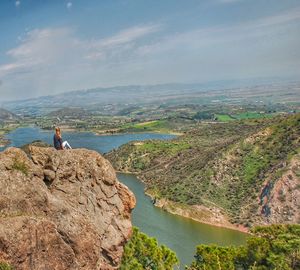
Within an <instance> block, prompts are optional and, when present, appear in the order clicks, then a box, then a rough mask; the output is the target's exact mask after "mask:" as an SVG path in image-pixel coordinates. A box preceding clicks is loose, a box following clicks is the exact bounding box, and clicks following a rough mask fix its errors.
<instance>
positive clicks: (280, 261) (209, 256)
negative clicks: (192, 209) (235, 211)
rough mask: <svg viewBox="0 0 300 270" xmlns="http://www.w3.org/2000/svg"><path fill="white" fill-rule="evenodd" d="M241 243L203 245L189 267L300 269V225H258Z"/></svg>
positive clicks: (192, 269)
mask: <svg viewBox="0 0 300 270" xmlns="http://www.w3.org/2000/svg"><path fill="white" fill-rule="evenodd" d="M252 233H253V235H252V236H250V237H249V238H248V240H247V244H246V245H245V246H241V247H220V246H216V245H199V246H198V247H197V252H196V255H195V261H194V262H193V263H192V264H191V265H190V266H189V267H187V270H296V269H300V225H272V226H268V227H256V228H254V229H253V230H252Z"/></svg>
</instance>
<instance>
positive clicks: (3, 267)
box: [0, 261, 13, 270]
mask: <svg viewBox="0 0 300 270" xmlns="http://www.w3.org/2000/svg"><path fill="white" fill-rule="evenodd" d="M0 270H13V268H12V267H11V266H10V265H9V264H8V263H6V262H1V261H0Z"/></svg>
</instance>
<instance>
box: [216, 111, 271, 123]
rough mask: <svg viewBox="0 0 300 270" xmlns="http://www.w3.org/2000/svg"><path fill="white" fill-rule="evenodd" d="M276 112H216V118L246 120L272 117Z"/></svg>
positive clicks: (220, 119)
mask: <svg viewBox="0 0 300 270" xmlns="http://www.w3.org/2000/svg"><path fill="white" fill-rule="evenodd" d="M273 116H274V114H271V113H259V112H243V113H237V114H215V118H216V119H217V120H218V121H220V122H230V121H234V120H245V119H261V118H271V117H273Z"/></svg>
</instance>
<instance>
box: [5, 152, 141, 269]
mask: <svg viewBox="0 0 300 270" xmlns="http://www.w3.org/2000/svg"><path fill="white" fill-rule="evenodd" d="M26 149H27V150H26V153H25V152H24V151H23V150H21V149H17V148H8V149H7V150H5V151H4V152H1V153H0V224H1V226H0V262H7V263H9V264H10V265H11V266H12V267H13V269H15V270H26V269H45V270H46V269H49V270H50V269H51V270H54V269H57V270H60V269H68V270H73V269H74V270H75V269H76V270H77V269H86V270H91V269H93V270H94V269H95V270H96V269H98V270H100V269H101V270H105V269H107V270H109V269H117V268H118V267H119V265H120V262H121V257H122V254H123V247H124V245H125V244H126V242H127V241H128V239H129V238H130V236H131V233H132V225H131V215H130V213H131V211H132V209H133V208H134V206H135V198H134V195H133V194H132V193H131V192H130V191H129V190H128V188H127V187H126V186H124V185H123V184H121V183H119V182H118V181H117V178H116V174H115V171H114V169H113V168H112V166H111V165H110V163H109V162H108V161H107V160H106V159H104V158H103V157H102V156H101V155H100V154H98V153H97V152H94V151H89V150H85V149H76V150H68V151H56V150H54V149H53V148H44V147H36V146H29V147H27V148H26Z"/></svg>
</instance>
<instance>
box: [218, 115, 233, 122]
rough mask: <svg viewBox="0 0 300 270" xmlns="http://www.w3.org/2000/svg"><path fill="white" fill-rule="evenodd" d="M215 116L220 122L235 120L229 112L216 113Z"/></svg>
mask: <svg viewBox="0 0 300 270" xmlns="http://www.w3.org/2000/svg"><path fill="white" fill-rule="evenodd" d="M215 117H216V119H217V120H218V121H220V122H230V121H234V120H235V119H234V118H232V117H231V116H230V115H229V114H216V115H215Z"/></svg>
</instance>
